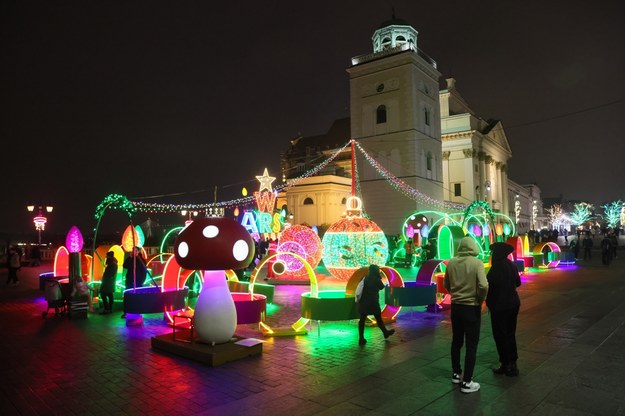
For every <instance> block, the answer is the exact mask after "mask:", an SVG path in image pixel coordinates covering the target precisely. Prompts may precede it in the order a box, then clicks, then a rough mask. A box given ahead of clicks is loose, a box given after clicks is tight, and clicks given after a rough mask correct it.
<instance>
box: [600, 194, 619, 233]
mask: <svg viewBox="0 0 625 416" xmlns="http://www.w3.org/2000/svg"><path fill="white" fill-rule="evenodd" d="M601 208H603V215H602V216H603V219H605V222H606V223H607V224H608V227H610V228H614V227H618V226H619V225H620V224H621V213H622V212H623V201H613V202H610V203H609V204H605V205H601Z"/></svg>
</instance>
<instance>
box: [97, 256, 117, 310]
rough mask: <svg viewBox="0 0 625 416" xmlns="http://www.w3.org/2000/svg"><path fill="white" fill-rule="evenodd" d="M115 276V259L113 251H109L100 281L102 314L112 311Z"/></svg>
mask: <svg viewBox="0 0 625 416" xmlns="http://www.w3.org/2000/svg"><path fill="white" fill-rule="evenodd" d="M116 277H117V259H116V258H115V253H114V252H112V251H109V252H108V253H106V268H105V269H104V274H103V275H102V283H101V284H100V297H101V298H102V303H103V305H104V310H103V311H102V312H101V313H102V315H106V314H109V313H112V312H113V292H115V278H116Z"/></svg>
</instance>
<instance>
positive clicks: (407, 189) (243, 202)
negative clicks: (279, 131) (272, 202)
mask: <svg viewBox="0 0 625 416" xmlns="http://www.w3.org/2000/svg"><path fill="white" fill-rule="evenodd" d="M354 143H355V147H356V148H358V150H359V151H360V152H361V153H362V155H363V156H364V158H365V160H367V162H369V164H371V166H373V168H374V169H375V170H376V171H377V172H378V174H380V176H382V177H383V178H384V179H385V180H386V181H387V182H388V183H389V184H390V185H391V186H392V187H393V188H395V190H397V191H398V192H401V193H402V194H403V195H404V196H406V197H408V198H411V199H413V200H415V201H418V202H421V203H424V204H427V205H430V206H434V207H438V208H441V207H442V208H444V209H448V210H464V209H465V208H466V205H465V204H459V203H454V202H448V201H441V200H438V199H436V198H432V197H430V196H429V195H426V194H424V193H423V192H421V191H419V190H418V189H416V188H413V187H411V186H410V185H408V184H407V183H406V182H404V181H403V180H402V179H400V178H398V177H397V176H395V175H393V174H392V173H391V172H389V171H388V170H387V169H386V168H385V167H384V166H382V165H381V164H380V163H378V162H377V161H376V160H375V159H374V158H373V157H372V156H371V155H370V154H369V153H367V151H366V150H365V149H364V148H363V147H362V146H361V145H360V143H358V142H357V141H354ZM350 145H351V141H349V142H347V143H346V144H345V145H343V146H342V147H341V148H339V149H337V150H336V151H335V152H334V153H333V154H332V155H330V156H329V157H328V158H327V159H325V160H324V161H323V162H321V163H320V164H318V165H317V166H315V167H313V168H312V169H309V170H308V171H306V172H304V173H303V174H302V175H300V176H298V177H296V178H293V179H289V180H288V181H287V182H286V183H285V184H281V185H278V186H276V187H275V189H274V192H275V193H280V192H283V191H286V190H288V189H289V188H291V187H293V186H295V185H297V184H298V183H299V182H300V181H301V180H303V179H305V178H308V177H311V176H315V175H316V174H317V173H319V172H320V171H321V170H322V169H324V168H325V167H326V166H328V165H329V164H330V163H332V161H333V160H334V159H336V157H337V156H338V155H339V154H341V153H343V152H344V151H345V149H346V148H347V147H348V146H350ZM355 174H356V175H358V169H356V172H355ZM356 178H357V179H358V176H356ZM356 187H357V194H358V195H360V193H361V190H360V181H359V180H356ZM112 201H114V203H112V204H111V202H112ZM122 201H123V200H122V198H121V196H120V195H110V196H109V197H107V199H105V200H104V201H103V202H102V203H101V204H100V206H99V207H98V209H96V211H97V214H96V217H98V216H100V215H101V212H100V211H102V210H103V209H102V208H104V207H105V206H108V207H109V208H112V209H116V208H118V209H123V210H125V211H133V212H134V211H136V212H144V213H151V214H152V213H173V212H180V211H185V210H186V211H206V212H207V213H208V214H210V213H211V212H213V211H223V210H224V209H226V208H230V209H233V208H235V207H239V206H249V205H253V204H254V201H255V197H254V195H250V196H244V197H241V198H236V199H232V200H229V201H215V202H211V203H194V204H190V203H178V204H174V203H157V202H145V201H123V203H120V202H122ZM117 205H120V206H119V207H118V206H117ZM129 214H130V212H129Z"/></svg>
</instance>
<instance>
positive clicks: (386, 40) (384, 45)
mask: <svg viewBox="0 0 625 416" xmlns="http://www.w3.org/2000/svg"><path fill="white" fill-rule="evenodd" d="M390 47H391V38H384V39H382V50H384V49H388V48H390Z"/></svg>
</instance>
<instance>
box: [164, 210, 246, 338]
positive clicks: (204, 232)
mask: <svg viewBox="0 0 625 416" xmlns="http://www.w3.org/2000/svg"><path fill="white" fill-rule="evenodd" d="M174 255H175V256H176V261H177V262H178V264H179V265H180V266H181V267H183V268H185V269H188V270H204V283H203V286H202V291H201V292H200V295H199V297H198V299H197V303H196V305H195V318H194V321H195V330H196V332H197V334H198V337H199V338H200V341H203V342H206V343H210V344H219V343H224V342H228V341H230V339H231V338H232V336H233V335H234V331H235V330H236V326H237V313H236V308H235V306H234V301H233V300H232V296H231V295H230V291H229V290H228V284H227V282H226V276H225V270H227V269H242V268H245V267H247V266H248V265H249V264H250V262H251V261H252V258H253V256H254V240H252V237H251V236H250V234H249V233H248V232H247V230H246V229H245V228H244V227H243V226H242V225H240V224H238V223H237V222H235V221H233V220H231V219H229V218H218V217H207V218H200V219H196V220H194V221H193V222H192V223H191V224H189V226H187V227H186V228H185V229H184V230H183V231H182V232H181V233H180V234H179V235H178V237H177V238H176V243H175V245H174Z"/></svg>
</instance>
